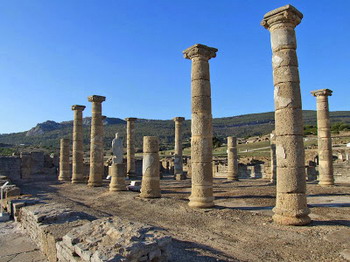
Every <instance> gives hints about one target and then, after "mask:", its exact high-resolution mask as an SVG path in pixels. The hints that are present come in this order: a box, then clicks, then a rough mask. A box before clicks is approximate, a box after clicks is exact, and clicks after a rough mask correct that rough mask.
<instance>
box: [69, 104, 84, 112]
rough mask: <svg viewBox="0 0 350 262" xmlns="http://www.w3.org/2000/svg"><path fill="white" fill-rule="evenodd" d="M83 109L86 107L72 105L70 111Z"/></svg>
mask: <svg viewBox="0 0 350 262" xmlns="http://www.w3.org/2000/svg"><path fill="white" fill-rule="evenodd" d="M85 107H86V106H82V105H73V106H72V110H77V111H84V109H85Z"/></svg>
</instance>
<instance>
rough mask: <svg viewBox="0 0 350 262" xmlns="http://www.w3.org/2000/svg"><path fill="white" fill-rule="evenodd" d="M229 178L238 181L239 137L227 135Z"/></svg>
mask: <svg viewBox="0 0 350 262" xmlns="http://www.w3.org/2000/svg"><path fill="white" fill-rule="evenodd" d="M227 165H228V172H227V180H230V181H238V154H237V138H236V137H233V136H229V137H227Z"/></svg>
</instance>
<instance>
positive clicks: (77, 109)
mask: <svg viewBox="0 0 350 262" xmlns="http://www.w3.org/2000/svg"><path fill="white" fill-rule="evenodd" d="M84 109H85V106H81V105H74V106H72V110H73V111H74V121H73V157H72V183H73V184H76V183H82V182H84V150H83V111H84Z"/></svg>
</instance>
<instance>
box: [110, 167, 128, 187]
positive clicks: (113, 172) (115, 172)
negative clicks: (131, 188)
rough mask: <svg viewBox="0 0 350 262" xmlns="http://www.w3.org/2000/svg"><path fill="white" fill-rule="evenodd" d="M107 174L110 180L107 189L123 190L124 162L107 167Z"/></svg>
mask: <svg viewBox="0 0 350 262" xmlns="http://www.w3.org/2000/svg"><path fill="white" fill-rule="evenodd" d="M109 175H110V176H111V182H110V184H109V191H124V190H126V185H125V164H114V163H112V165H111V166H110V167H109Z"/></svg>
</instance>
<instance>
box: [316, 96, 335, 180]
mask: <svg viewBox="0 0 350 262" xmlns="http://www.w3.org/2000/svg"><path fill="white" fill-rule="evenodd" d="M332 92H333V91H332V90H329V89H319V90H315V91H312V92H311V94H312V95H313V96H315V97H316V101H317V136H318V159H319V166H318V171H319V183H318V184H319V185H321V186H331V185H334V177H333V153H332V137H331V124H330V120H329V105H328V96H331V95H332Z"/></svg>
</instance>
